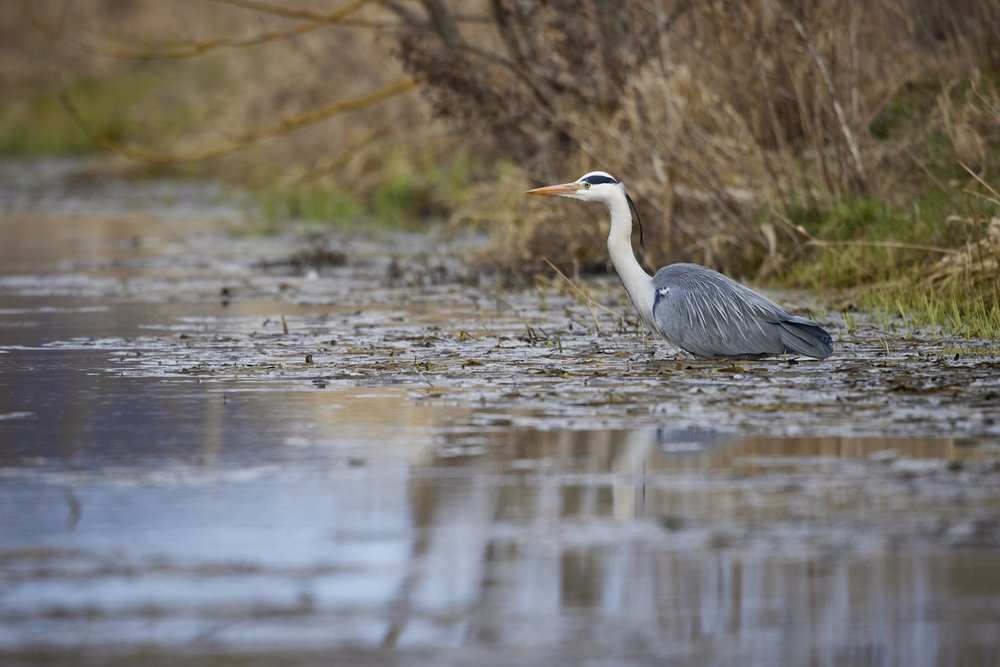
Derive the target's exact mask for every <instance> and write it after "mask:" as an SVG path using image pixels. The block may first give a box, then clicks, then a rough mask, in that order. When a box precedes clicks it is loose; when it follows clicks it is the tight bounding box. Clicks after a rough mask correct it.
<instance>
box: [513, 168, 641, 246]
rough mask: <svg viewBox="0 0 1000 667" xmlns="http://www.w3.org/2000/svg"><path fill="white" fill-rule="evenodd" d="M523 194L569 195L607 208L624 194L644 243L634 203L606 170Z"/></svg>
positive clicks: (623, 187)
mask: <svg viewBox="0 0 1000 667" xmlns="http://www.w3.org/2000/svg"><path fill="white" fill-rule="evenodd" d="M524 194H526V195H542V196H549V197H551V196H556V197H569V198H570V199H582V200H584V201H599V202H604V203H605V204H607V205H608V207H609V208H610V206H611V202H612V201H613V200H614V199H616V198H618V197H621V196H622V195H624V196H625V200H626V201H627V202H628V205H629V206H630V207H631V208H632V211H633V212H634V213H635V219H636V220H637V221H638V223H639V244H640V245H644V244H643V241H642V219H641V218H639V211H638V210H637V209H636V208H635V203H634V202H633V201H632V198H631V197H629V196H628V192H627V191H626V190H625V186H624V185H622V184H621V182H619V180H618V179H617V178H615V177H614V176H612V175H611V174H609V173H608V172H606V171H592V172H590V173H587V174H584V175H583V176H581V177H580V178H578V179H576V180H575V181H573V182H572V183H561V184H559V185H547V186H545V187H544V188H535V189H534V190H528V191H527V192H525V193H524Z"/></svg>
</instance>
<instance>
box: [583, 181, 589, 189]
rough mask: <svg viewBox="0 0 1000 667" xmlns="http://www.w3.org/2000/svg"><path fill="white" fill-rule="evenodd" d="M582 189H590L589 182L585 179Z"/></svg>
mask: <svg viewBox="0 0 1000 667" xmlns="http://www.w3.org/2000/svg"><path fill="white" fill-rule="evenodd" d="M583 189H584V190H589V189H590V183H588V182H587V181H584V182H583Z"/></svg>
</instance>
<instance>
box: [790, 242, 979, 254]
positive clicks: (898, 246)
mask: <svg viewBox="0 0 1000 667" xmlns="http://www.w3.org/2000/svg"><path fill="white" fill-rule="evenodd" d="M806 245H811V246H817V247H819V248H828V247H834V246H847V247H862V248H893V249H895V250H921V251H924V252H937V253H941V254H942V255H958V254H960V251H958V250H953V249H951V248H939V247H937V246H932V245H921V244H919V243H902V242H899V241H823V240H821V239H809V240H808V241H806Z"/></svg>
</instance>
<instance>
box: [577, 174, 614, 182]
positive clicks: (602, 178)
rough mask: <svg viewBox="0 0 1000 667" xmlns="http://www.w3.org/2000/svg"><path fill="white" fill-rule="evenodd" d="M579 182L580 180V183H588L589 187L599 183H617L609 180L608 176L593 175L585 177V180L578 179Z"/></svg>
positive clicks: (611, 179)
mask: <svg viewBox="0 0 1000 667" xmlns="http://www.w3.org/2000/svg"><path fill="white" fill-rule="evenodd" d="M580 180H582V181H584V182H586V183H590V184H591V185H598V184H599V183H617V182H618V181H616V180H615V179H613V178H611V177H610V176H601V175H599V174H595V175H593V176H587V177H586V178H583V179H580Z"/></svg>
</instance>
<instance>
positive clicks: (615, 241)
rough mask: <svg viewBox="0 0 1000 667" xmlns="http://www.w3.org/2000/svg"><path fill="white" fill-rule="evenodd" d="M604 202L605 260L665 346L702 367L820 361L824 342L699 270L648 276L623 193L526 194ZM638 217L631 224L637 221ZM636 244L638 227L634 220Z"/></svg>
mask: <svg viewBox="0 0 1000 667" xmlns="http://www.w3.org/2000/svg"><path fill="white" fill-rule="evenodd" d="M525 194H529V195H550V196H551V195H555V196H559V197H569V198H571V199H582V200H584V201H598V202H603V203H604V204H605V205H606V206H607V207H608V210H609V211H610V213H611V232H610V234H608V252H609V253H610V255H611V262H612V263H613V264H614V266H615V270H616V271H617V272H618V277H619V278H621V281H622V284H623V285H624V286H625V292H626V293H628V297H629V300H631V301H632V306H633V307H634V308H635V310H636V311H637V312H638V313H639V317H640V319H641V320H642V321H643V323H645V325H646V326H647V327H649V328H650V329H652V330H653V331H654V332H656V333H658V334H659V335H661V336H662V337H663V338H665V339H667V341H668V342H669V343H671V344H672V345H674V346H675V347H678V348H680V349H682V350H684V351H685V352H688V353H690V354H692V355H694V356H695V357H701V358H704V359H760V358H762V357H769V356H774V355H780V354H793V355H804V356H807V357H813V358H816V359H825V358H827V357H829V356H830V354H831V352H832V351H833V344H832V341H831V339H830V334H829V333H827V332H826V331H825V330H824V329H823V328H822V327H821V326H820V325H818V324H816V323H815V322H813V321H812V320H807V319H806V318H804V317H797V316H795V315H792V314H791V313H789V312H788V311H787V310H785V309H784V308H782V307H781V306H779V305H778V304H776V303H774V302H773V301H771V300H770V299H768V298H767V297H765V296H763V295H761V294H758V293H757V292H754V291H753V290H751V289H750V288H749V287H746V286H744V285H741V284H740V283H738V282H736V281H735V280H731V279H730V278H727V277H726V276H724V275H722V274H721V273H719V272H718V271H713V270H712V269H709V268H707V267H704V266H699V265H698V264H684V263H680V264H671V265H669V266H665V267H663V268H662V269H660V270H659V271H657V272H656V275H653V276H651V275H649V274H648V273H646V271H645V270H644V269H643V268H642V266H641V265H640V264H639V262H638V261H637V260H636V258H635V254H634V253H633V251H632V210H633V209H635V205H634V204H633V203H632V199H631V197H629V196H628V193H627V192H626V191H625V186H624V185H622V184H621V183H620V182H619V181H618V179H616V178H615V177H614V176H612V175H611V174H608V173H606V172H603V171H592V172H590V173H588V174H584V175H583V176H581V177H580V178H579V179H577V180H576V181H574V182H572V183H563V184H561V185H549V186H546V187H543V188H535V189H534V190H528V191H527V192H526V193H525ZM638 215H639V213H638V211H636V217H637V218H638ZM639 233H640V239H641V234H642V220H641V219H640V220H639Z"/></svg>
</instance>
